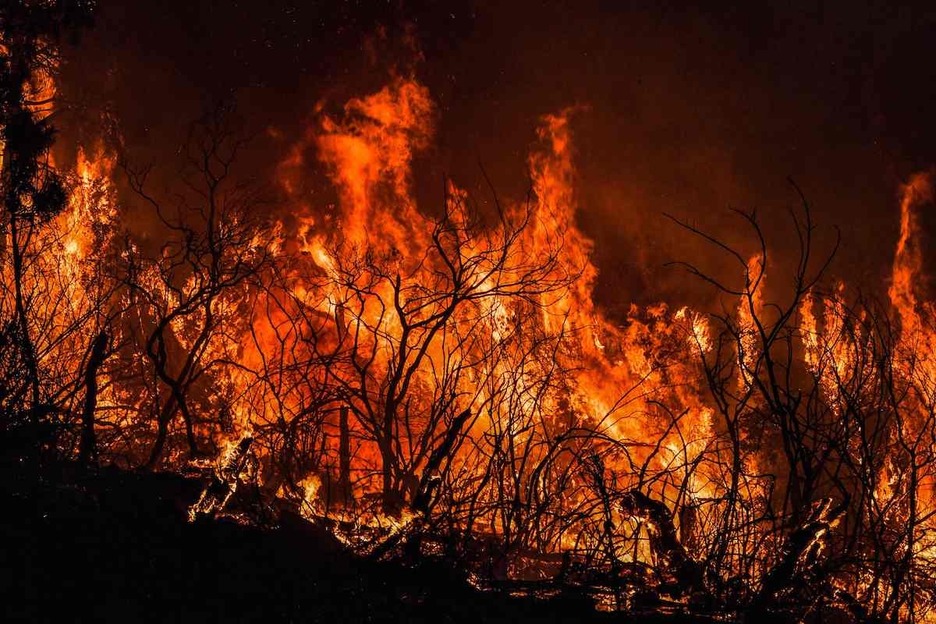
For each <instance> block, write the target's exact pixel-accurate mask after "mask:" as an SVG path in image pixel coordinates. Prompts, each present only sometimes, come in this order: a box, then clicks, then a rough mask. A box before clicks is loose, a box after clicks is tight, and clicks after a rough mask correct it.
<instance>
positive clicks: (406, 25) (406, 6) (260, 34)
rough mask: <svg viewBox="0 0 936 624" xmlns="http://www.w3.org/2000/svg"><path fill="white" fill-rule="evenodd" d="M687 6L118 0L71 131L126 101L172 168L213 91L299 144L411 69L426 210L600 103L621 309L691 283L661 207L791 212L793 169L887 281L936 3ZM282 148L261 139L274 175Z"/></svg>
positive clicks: (918, 160) (130, 128) (152, 147)
mask: <svg viewBox="0 0 936 624" xmlns="http://www.w3.org/2000/svg"><path fill="white" fill-rule="evenodd" d="M683 4H686V5H688V4H692V3H675V2H673V3H665V2H645V3H637V2H632V3H631V2H613V1H611V0H578V1H576V2H552V1H544V2H533V1H526V0H524V1H517V2H508V1H504V0H502V1H501V2H497V1H493V0H456V1H453V2H429V1H428V0H422V1H412V2H404V1H398V0H393V1H391V2H382V1H372V2H368V1H364V0H362V1H359V2H314V1H310V2H287V1H286V0H264V1H262V2H260V1H257V2H245V1H243V0H228V1H222V0H158V1H157V0H152V1H149V2H130V1H123V2H121V1H119V0H99V16H98V20H97V26H96V28H95V30H94V31H92V32H90V33H89V34H88V35H87V36H86V37H85V38H84V40H83V42H82V44H81V46H80V47H78V48H77V49H75V50H72V51H70V52H69V58H70V59H71V62H70V64H69V66H68V68H67V71H66V76H65V92H66V94H67V96H68V97H69V99H71V100H72V101H73V102H75V103H78V104H80V105H81V106H83V107H84V110H85V113H84V114H83V115H78V114H76V115H72V116H71V118H69V119H67V120H66V121H65V126H66V136H69V135H74V136H78V137H80V138H82V139H83V140H85V141H88V140H89V139H90V137H91V136H93V134H94V133H95V132H96V130H95V128H96V123H95V121H94V120H95V119H96V115H97V113H98V111H99V110H100V109H101V107H103V106H105V105H106V106H107V107H108V108H110V109H112V110H114V111H115V112H116V113H117V115H118V117H119V119H120V124H121V128H122V132H123V134H124V136H125V138H126V141H127V144H128V145H129V146H130V147H131V149H132V150H135V151H136V156H137V157H138V158H140V159H150V160H157V161H159V160H162V159H163V157H164V156H165V155H166V154H171V153H173V152H174V151H175V149H176V148H177V146H178V143H179V141H180V140H181V137H182V136H183V134H184V130H185V122H186V121H187V120H190V119H192V118H194V117H195V116H196V115H197V114H198V112H199V111H200V110H201V108H202V107H203V106H204V103H205V101H206V100H208V99H210V98H211V97H214V96H218V95H223V94H226V93H230V92H234V93H236V95H237V99H238V102H239V105H240V111H241V112H242V114H243V116H244V117H245V119H246V120H247V125H248V126H250V127H251V128H252V129H254V130H256V131H258V132H261V133H262V130H263V129H267V128H276V129H278V130H280V131H281V132H282V134H283V135H284V136H286V137H287V139H286V142H287V143H288V137H290V136H292V135H294V134H295V133H296V132H298V130H299V128H301V125H302V123H303V121H304V120H307V119H308V117H309V114H310V112H311V110H312V107H313V106H314V104H315V103H316V102H317V101H318V100H320V99H321V98H323V97H324V98H327V99H328V101H329V102H331V103H332V104H333V105H335V106H337V105H339V104H340V103H341V102H342V101H343V100H344V99H346V98H347V97H349V96H352V95H361V94H364V93H367V92H370V91H373V90H376V89H377V88H379V87H380V86H381V85H382V84H383V82H384V81H385V80H386V78H387V76H388V72H389V69H390V68H391V67H393V66H394V65H396V66H397V67H409V66H413V67H415V73H416V75H417V77H419V78H420V79H421V80H422V81H423V82H424V83H425V84H427V86H428V87H429V88H430V90H431V91H432V93H433V96H434V97H435V99H436V102H437V103H438V105H439V110H440V119H439V127H438V134H437V138H436V143H435V147H434V148H433V149H432V150H431V152H430V153H429V154H427V155H426V156H425V157H424V158H423V159H422V160H421V161H420V163H419V170H418V171H417V182H418V186H419V193H420V195H421V197H423V198H425V199H426V201H431V200H432V199H438V197H439V192H438V191H439V186H440V185H439V183H438V180H439V179H440V176H441V175H442V173H443V172H445V173H449V174H452V175H453V176H454V177H456V178H457V179H459V180H460V181H461V182H462V184H463V185H467V186H468V187H469V188H471V187H473V186H475V185H478V184H479V183H480V175H479V170H478V165H477V163H478V161H479V159H480V160H481V161H482V162H483V163H484V166H485V169H486V170H487V171H488V172H489V173H490V174H491V177H492V179H493V181H494V183H495V186H497V188H498V189H499V190H500V191H502V192H503V193H504V194H507V195H511V194H512V195H518V194H519V193H521V192H522V191H523V190H524V188H525V185H526V180H525V155H526V153H527V151H528V148H529V146H530V144H531V142H532V140H533V138H534V128H535V124H536V119H537V117H538V116H539V115H541V114H543V113H547V112H553V111H556V110H558V109H560V108H563V107H565V106H568V105H571V104H583V105H587V107H588V108H587V110H586V111H584V112H582V113H579V115H578V117H577V119H576V121H575V126H574V127H575V129H576V145H577V148H578V164H579V166H580V171H581V178H582V180H581V189H582V191H581V203H582V213H581V223H582V226H583V228H584V229H585V230H586V232H587V233H588V234H589V235H590V236H592V237H593V238H594V239H595V241H596V252H595V259H596V263H597V264H598V266H599V269H600V271H601V277H600V280H599V285H598V292H599V299H600V300H601V301H602V302H603V303H604V304H605V305H606V306H607V307H609V308H614V307H615V306H616V305H621V304H623V303H624V302H629V301H649V300H652V299H655V298H659V297H662V298H665V299H668V300H671V301H674V302H678V301H679V300H680V298H681V297H683V296H685V295H684V292H683V290H684V283H680V282H684V280H682V279H680V280H678V281H677V280H674V279H670V278H671V277H672V270H671V269H667V268H664V267H663V266H662V265H663V263H664V262H665V261H667V260H671V259H674V258H685V257H687V256H689V257H691V256H693V255H695V254H697V253H698V251H699V247H698V245H696V244H695V243H693V242H692V241H688V240H687V239H686V237H685V236H684V235H683V234H681V233H678V232H676V231H675V230H674V228H673V227H672V226H670V225H667V223H666V221H665V220H664V219H663V218H662V217H661V213H662V212H664V211H666V212H672V213H675V214H678V215H682V216H685V217H687V218H689V219H690V220H692V221H693V222H694V223H698V224H701V225H705V226H708V227H711V228H713V229H715V230H716V231H718V232H720V233H722V234H724V235H725V236H726V237H728V238H732V237H736V236H737V230H736V228H735V227H733V224H734V221H732V220H731V217H729V215H728V212H727V210H726V209H727V208H728V207H738V208H752V207H756V208H758V209H759V210H760V211H761V213H762V214H763V215H764V218H765V221H766V222H768V223H776V222H777V220H778V219H782V218H783V214H784V211H785V210H786V207H787V206H790V205H792V204H793V203H795V201H796V198H795V196H794V195H793V193H792V192H791V189H790V188H789V186H788V185H787V182H786V178H787V176H792V177H793V178H794V179H795V180H796V181H797V182H798V183H799V185H800V186H801V187H802V188H803V189H804V191H805V192H806V194H807V195H808V197H809V198H810V200H811V202H812V204H813V206H814V211H815V214H816V217H817V219H818V220H819V221H820V223H822V224H824V225H826V226H831V225H838V226H839V227H840V228H841V229H842V232H843V238H844V243H845V248H844V249H843V251H842V252H841V254H840V256H839V260H838V263H837V265H836V267H837V271H838V272H839V273H841V274H845V275H848V276H849V277H851V278H852V279H859V280H863V281H866V282H868V283H874V282H877V283H878V284H880V283H881V279H882V276H884V275H885V274H886V269H887V265H888V263H889V262H890V258H891V254H892V249H893V244H894V241H895V240H896V236H897V212H896V211H897V203H896V190H897V185H898V184H899V183H900V181H901V180H903V179H905V178H906V176H907V175H908V174H909V173H911V172H913V171H916V170H920V169H927V168H930V167H932V166H933V165H936V107H934V103H936V62H934V61H936V5H934V3H932V2H920V3H918V4H917V5H915V6H914V5H912V4H908V3H900V4H902V5H903V6H901V7H897V6H892V5H896V4H898V3H891V2H884V1H879V2H855V1H850V0H834V1H827V2H816V3H805V2H776V3H772V4H771V3H761V2H730V3H729V2H709V3H704V4H706V5H707V7H708V8H704V9H699V8H693V9H683V8H678V7H679V6H680V5H683ZM664 5H670V7H671V8H665V6H664ZM792 5H797V6H792ZM406 32H410V33H412V34H413V36H414V37H415V39H416V41H417V42H418V47H419V49H420V51H421V53H422V56H423V59H422V60H421V61H413V55H412V54H411V53H409V52H408V51H407V50H408V46H407V45H406V44H404V43H402V40H403V39H404V37H403V35H404V34H405V33H406ZM82 121H83V122H84V126H82ZM82 127H83V128H84V129H83V130H82V129H81V128H82ZM264 140H266V139H264ZM267 141H269V140H267ZM283 148H284V144H276V143H275V142H274V143H270V144H266V145H263V146H259V147H258V148H257V150H256V152H255V156H254V157H255V158H256V159H257V160H258V168H259V169H262V163H263V162H268V163H273V162H275V158H276V154H277V153H281V152H282V150H283ZM934 221H936V219H934ZM771 227H772V229H773V231H775V232H778V233H779V232H781V230H779V229H777V228H776V227H775V226H771ZM778 236H779V234H778ZM622 291H624V293H623V294H622Z"/></svg>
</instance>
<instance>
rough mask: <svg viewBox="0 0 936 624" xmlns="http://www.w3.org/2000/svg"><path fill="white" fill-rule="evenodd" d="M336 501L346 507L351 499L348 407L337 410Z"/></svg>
mask: <svg viewBox="0 0 936 624" xmlns="http://www.w3.org/2000/svg"><path fill="white" fill-rule="evenodd" d="M337 490H338V491H337V494H338V500H339V502H340V503H341V504H343V505H347V504H348V503H350V502H351V499H352V490H351V429H350V427H349V425H348V406H347V405H342V406H341V409H340V410H338V487H337Z"/></svg>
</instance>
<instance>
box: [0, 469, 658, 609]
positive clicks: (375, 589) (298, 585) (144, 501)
mask: <svg viewBox="0 0 936 624" xmlns="http://www.w3.org/2000/svg"><path fill="white" fill-rule="evenodd" d="M4 472H6V473H7V474H6V475H4V478H3V479H2V481H0V575H2V576H0V588H2V589H0V591H2V593H3V596H2V607H0V612H2V613H3V614H4V617H3V618H2V619H3V620H4V621H32V622H45V621H49V622H51V621H55V622H61V621H70V622H72V621H74V622H78V621H81V622H189V621H201V622H216V621H222V620H224V621H227V622H253V621H258V622H332V623H334V622H434V623H435V622H465V623H471V624H480V623H482V622H547V623H549V622H623V621H627V622H632V621H634V619H633V617H628V616H624V615H621V614H617V615H615V614H607V613H597V612H595V611H594V610H593V609H592V608H591V606H590V603H589V602H588V601H587V600H585V599H583V598H581V597H571V596H570V597H567V598H553V599H550V600H548V601H544V600H535V599H531V598H513V597H508V596H506V595H501V594H497V593H493V592H480V591H478V590H476V589H474V588H473V587H472V586H470V585H469V584H468V583H467V582H466V581H465V580H464V578H463V576H462V575H461V574H459V572H458V571H457V570H456V569H455V568H453V567H449V566H446V565H441V564H439V563H438V562H428V561H427V562H422V563H420V564H418V565H409V566H403V565H401V564H399V563H392V562H377V561H373V560H369V559H365V558H361V557H358V556H356V555H354V554H352V553H350V552H349V551H347V550H346V549H344V548H343V547H342V546H341V545H340V544H339V543H338V542H337V541H335V540H334V539H333V538H331V536H330V535H329V534H328V533H327V532H326V531H324V530H322V529H318V528H316V527H315V526H313V525H312V524H310V523H307V522H305V521H304V520H302V519H301V518H299V517H298V516H290V515H286V516H284V517H283V518H281V521H280V523H279V525H278V526H277V528H275V529H260V528H256V527H249V526H243V525H240V524H237V523H235V522H233V521H230V520H215V521H205V522H201V523H196V524H192V523H189V522H187V520H186V510H187V506H188V504H189V503H190V502H191V501H194V500H195V499H196V498H197V496H198V493H199V491H200V489H201V487H202V484H201V483H200V482H199V481H196V480H192V479H184V478H182V477H180V476H177V475H171V474H136V473H130V472H124V471H119V470H104V471H101V472H100V473H98V474H96V475H93V476H85V477H82V478H77V477H72V478H61V476H60V475H59V476H57V477H56V478H55V479H50V478H48V477H47V478H45V479H36V478H35V477H31V478H23V477H22V476H21V475H20V476H17V475H15V474H11V473H10V471H9V470H6V471H4ZM641 621H647V622H649V621H663V619H662V618H655V617H650V618H642V619H641ZM665 621H668V622H673V621H676V620H675V619H674V618H672V617H668V618H665Z"/></svg>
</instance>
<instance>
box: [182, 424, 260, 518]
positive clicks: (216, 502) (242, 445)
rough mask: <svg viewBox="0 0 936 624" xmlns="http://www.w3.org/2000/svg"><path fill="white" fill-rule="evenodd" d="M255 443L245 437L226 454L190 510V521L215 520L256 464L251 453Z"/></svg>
mask: <svg viewBox="0 0 936 624" xmlns="http://www.w3.org/2000/svg"><path fill="white" fill-rule="evenodd" d="M253 442H254V438H253V437H252V436H249V435H248V436H244V437H243V438H241V440H240V442H238V443H237V444H236V445H235V446H233V447H232V448H231V449H230V450H229V451H228V452H227V453H226V454H225V456H224V458H223V459H222V461H221V463H220V465H219V466H218V469H217V470H216V471H215V473H214V475H212V477H211V480H210V481H209V483H208V484H207V485H206V486H205V489H204V490H202V494H201V496H200V497H199V499H198V502H197V503H195V504H194V505H192V506H191V508H189V521H191V522H194V521H196V520H200V519H203V518H213V517H215V516H216V515H217V514H218V513H220V512H221V511H222V510H223V509H224V506H225V505H226V504H227V502H228V500H230V498H231V496H233V495H234V492H235V491H237V485H238V483H239V482H240V481H241V475H243V474H244V473H245V472H248V471H249V470H250V469H251V468H252V467H253V466H254V465H255V463H256V458H255V457H254V455H253V453H251V451H250V447H251V446H252V445H253Z"/></svg>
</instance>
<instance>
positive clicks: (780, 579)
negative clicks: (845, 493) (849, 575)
mask: <svg viewBox="0 0 936 624" xmlns="http://www.w3.org/2000/svg"><path fill="white" fill-rule="evenodd" d="M847 507H848V500H847V499H846V500H844V501H842V502H841V503H840V504H838V505H836V506H834V507H833V506H832V500H831V499H829V498H826V499H823V500H821V501H819V502H818V503H816V504H815V505H813V508H812V510H811V511H810V513H809V516H808V517H807V518H806V520H805V521H804V522H803V523H802V524H801V525H800V526H799V527H797V528H796V529H795V530H793V531H792V532H791V533H790V535H789V537H787V540H786V548H785V549H784V553H783V556H782V558H781V559H780V562H779V563H777V565H775V566H774V567H773V568H772V569H771V570H770V572H768V573H767V575H766V576H765V577H764V582H763V584H762V586H761V589H760V592H758V594H757V596H756V597H755V598H754V601H753V602H752V605H751V611H750V617H751V618H752V621H762V620H763V618H764V617H765V616H767V615H768V614H769V613H770V611H771V610H772V609H774V608H777V607H782V606H784V604H785V603H786V604H790V603H792V602H795V601H796V598H797V597H801V596H802V595H804V594H806V593H821V585H822V581H823V580H824V579H823V574H822V570H821V565H822V561H821V559H820V556H821V553H822V551H823V549H824V547H825V542H826V538H827V537H828V534H829V531H830V530H831V529H832V527H833V526H835V524H836V523H837V522H838V521H839V519H840V518H841V517H842V515H843V514H844V513H845V510H846V509H847ZM833 593H836V594H837V593H838V592H829V595H830V596H831V595H832V594H833ZM848 606H849V607H850V608H853V607H852V605H848Z"/></svg>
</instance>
